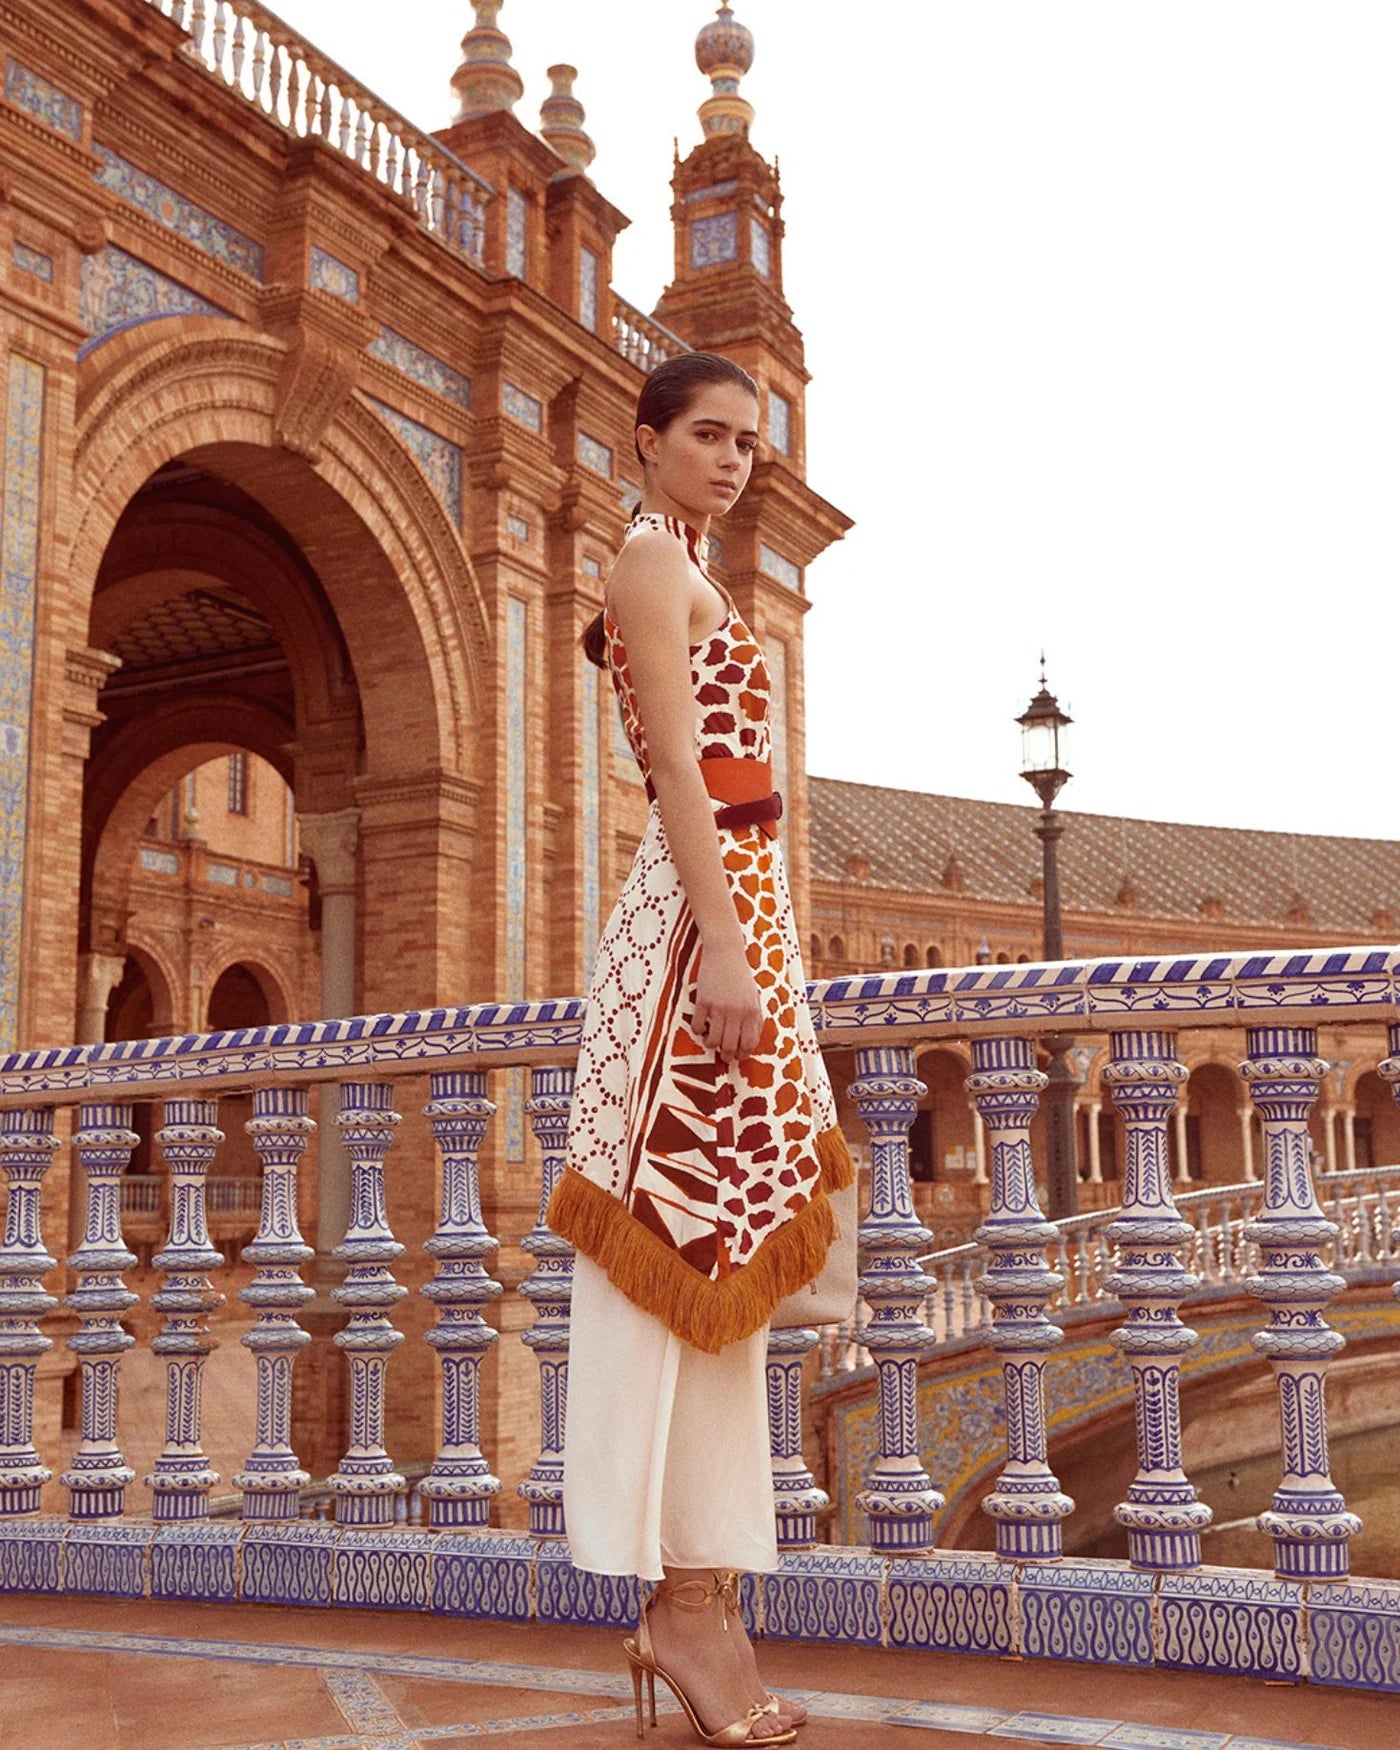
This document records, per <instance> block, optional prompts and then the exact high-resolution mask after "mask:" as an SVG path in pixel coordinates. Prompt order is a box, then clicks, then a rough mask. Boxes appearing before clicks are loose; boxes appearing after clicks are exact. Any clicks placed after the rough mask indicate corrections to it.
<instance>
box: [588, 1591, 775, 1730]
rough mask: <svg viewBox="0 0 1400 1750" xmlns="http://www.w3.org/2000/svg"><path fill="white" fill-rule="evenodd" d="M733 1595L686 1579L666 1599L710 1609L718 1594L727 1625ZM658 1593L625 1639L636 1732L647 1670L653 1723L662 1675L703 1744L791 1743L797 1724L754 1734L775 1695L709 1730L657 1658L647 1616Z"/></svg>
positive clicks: (682, 1606) (772, 1705) (683, 1606)
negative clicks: (694, 1594)
mask: <svg viewBox="0 0 1400 1750" xmlns="http://www.w3.org/2000/svg"><path fill="white" fill-rule="evenodd" d="M686 1591H697V1592H698V1593H699V1594H700V1596H699V1599H698V1600H693V1599H688V1598H683V1597H682V1596H681V1594H682V1593H683V1592H686ZM732 1595H733V1589H732V1587H726V1586H724V1585H720V1586H707V1585H706V1584H705V1582H704V1581H703V1580H683V1581H681V1582H680V1583H679V1584H676V1585H673V1586H671V1587H669V1588H668V1590H667V1593H666V1599H667V1602H668V1603H669V1604H673V1605H675V1606H676V1608H677V1609H678V1610H707V1609H708V1608H709V1606H710V1604H711V1602H712V1601H713V1600H714V1599H716V1598H718V1599H719V1600H720V1608H721V1609H722V1610H724V1611H725V1612H726V1615H725V1620H724V1626H725V1627H726V1628H728V1626H729V1618H728V1614H727V1612H728V1609H729V1601H730V1598H731V1596H732ZM658 1596H659V1594H658V1593H656V1592H653V1593H651V1594H650V1595H649V1597H648V1598H647V1600H646V1602H645V1604H643V1606H642V1614H641V1617H640V1619H639V1621H638V1623H637V1633H636V1636H635V1637H629V1638H628V1639H627V1640H625V1641H624V1642H623V1643H622V1650H623V1652H624V1653H626V1655H627V1662H628V1664H629V1665H630V1666H631V1669H632V1690H633V1694H634V1696H635V1698H636V1703H637V1736H638V1737H639V1738H640V1737H641V1736H642V1700H641V1696H642V1689H641V1683H642V1674H643V1673H645V1674H646V1679H647V1687H648V1691H649V1693H650V1697H651V1723H652V1725H653V1726H654V1725H655V1724H656V1679H657V1678H658V1677H659V1678H660V1679H661V1681H662V1682H663V1683H664V1684H665V1685H666V1687H667V1688H668V1689H669V1690H670V1691H671V1694H672V1695H674V1696H675V1698H676V1700H677V1701H678V1702H679V1703H680V1704H681V1710H682V1712H683V1713H684V1714H685V1717H686V1719H687V1720H689V1722H690V1727H691V1730H692V1731H693V1732H694V1733H695V1735H696V1737H697V1738H698V1739H699V1740H700V1742H701V1743H702V1744H713V1745H725V1746H728V1745H735V1746H737V1745H748V1744H755V1745H756V1744H791V1743H792V1742H793V1741H794V1739H795V1738H796V1737H797V1731H796V1728H795V1727H791V1726H790V1727H789V1728H788V1729H787V1730H786V1731H784V1732H774V1733H772V1734H771V1735H770V1736H768V1737H765V1738H755V1737H754V1736H753V1726H754V1723H755V1721H757V1720H760V1719H761V1718H762V1717H763V1715H764V1714H766V1713H772V1712H773V1711H774V1709H775V1707H776V1702H775V1699H774V1698H773V1697H772V1696H770V1697H769V1698H768V1701H767V1702H766V1703H764V1702H759V1703H756V1704H755V1705H754V1706H753V1707H751V1708H750V1709H749V1711H748V1712H747V1713H746V1714H745V1715H744V1717H743V1718H742V1719H739V1720H734V1721H732V1722H731V1723H730V1724H729V1725H727V1726H721V1727H720V1728H719V1729H718V1730H717V1731H714V1732H707V1731H706V1730H705V1728H704V1727H703V1726H702V1725H701V1724H700V1721H699V1719H698V1717H697V1716H696V1712H695V1709H694V1707H693V1706H692V1705H691V1700H690V1697H689V1696H688V1695H687V1694H686V1693H685V1691H684V1690H683V1689H682V1688H681V1686H680V1684H679V1683H678V1682H677V1681H676V1679H675V1678H674V1677H672V1675H671V1673H670V1672H669V1671H667V1670H666V1668H665V1667H664V1666H663V1665H659V1664H658V1663H657V1661H656V1651H655V1649H654V1647H653V1646H652V1642H651V1625H650V1624H649V1623H648V1621H647V1617H648V1615H649V1613H650V1611H651V1608H652V1606H653V1605H654V1604H655V1603H656V1600H657V1598H658Z"/></svg>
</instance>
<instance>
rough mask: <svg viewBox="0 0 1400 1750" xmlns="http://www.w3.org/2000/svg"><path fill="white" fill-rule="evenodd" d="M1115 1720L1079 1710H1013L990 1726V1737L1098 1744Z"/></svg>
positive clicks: (1046, 1742)
mask: <svg viewBox="0 0 1400 1750" xmlns="http://www.w3.org/2000/svg"><path fill="white" fill-rule="evenodd" d="M1117 1724H1118V1721H1117V1720H1094V1719H1088V1718H1086V1717H1085V1716H1083V1715H1081V1714H1034V1713H1020V1714H1012V1716H1011V1718H1010V1719H1009V1720H1006V1721H1004V1722H1003V1723H1002V1724H1001V1725H999V1726H993V1727H992V1729H991V1731H990V1732H988V1733H987V1736H988V1737H989V1738H1030V1739H1032V1740H1034V1742H1036V1743H1038V1744H1098V1743H1101V1742H1102V1740H1103V1735H1104V1733H1105V1732H1111V1731H1112V1730H1113V1728H1114V1727H1115V1726H1116V1725H1117Z"/></svg>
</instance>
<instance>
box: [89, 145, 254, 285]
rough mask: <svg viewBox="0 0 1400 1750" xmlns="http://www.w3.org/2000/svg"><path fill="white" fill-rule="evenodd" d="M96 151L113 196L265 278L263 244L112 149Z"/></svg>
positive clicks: (95, 148) (100, 175)
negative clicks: (197, 204)
mask: <svg viewBox="0 0 1400 1750" xmlns="http://www.w3.org/2000/svg"><path fill="white" fill-rule="evenodd" d="M92 150H93V154H94V156H95V157H96V158H97V161H98V164H99V165H100V166H101V168H100V169H99V170H98V172H97V181H98V182H99V183H101V185H102V187H103V188H109V189H111V191H112V193H113V194H115V195H118V196H120V198H121V199H122V200H124V201H128V202H130V204H131V205H132V206H134V207H137V208H139V209H140V211H141V212H143V213H145V215H146V216H147V218H149V219H154V220H155V222H156V224H158V225H163V226H164V227H165V229H166V230H167V231H173V232H174V233H175V234H176V236H177V237H183V238H184V239H185V241H186V242H187V243H193V244H194V246H195V248H196V249H202V250H203V251H204V253H205V254H206V255H212V256H215V257H216V258H217V259H218V260H219V261H223V262H227V264H228V265H229V266H230V267H233V268H237V270H238V271H239V273H246V274H247V275H249V277H250V278H252V279H255V280H261V279H262V277H263V248H262V244H261V243H256V242H254V240H253V239H252V238H251V237H245V236H244V234H243V233H242V232H241V231H239V230H237V229H236V228H235V227H234V226H233V225H230V224H228V223H226V221H225V220H223V219H219V218H216V217H215V216H214V214H213V213H210V212H207V211H206V210H205V209H204V208H203V207H199V206H196V205H195V203H194V202H193V201H191V200H187V199H186V198H185V196H184V195H182V194H178V193H177V192H176V191H175V190H174V189H173V188H171V187H169V185H168V184H166V183H164V182H161V181H159V180H158V179H157V178H156V177H154V176H151V175H148V173H147V172H146V171H144V170H138V169H137V167H136V166H135V165H134V164H129V163H128V162H127V161H126V159H125V158H121V157H119V156H118V155H117V154H116V153H115V152H113V151H112V150H111V149H110V148H109V147H107V146H102V145H97V144H94V146H93V148H92Z"/></svg>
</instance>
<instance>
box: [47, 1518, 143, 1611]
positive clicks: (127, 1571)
mask: <svg viewBox="0 0 1400 1750" xmlns="http://www.w3.org/2000/svg"><path fill="white" fill-rule="evenodd" d="M154 1539H155V1527H154V1526H149V1525H142V1526H137V1525H73V1526H70V1527H69V1529H68V1535H67V1537H66V1538H65V1539H64V1542H63V1590H64V1591H65V1592H86V1593H92V1594H94V1595H96V1596H98V1597H103V1598H140V1597H142V1596H144V1594H145V1591H146V1553H147V1551H148V1550H149V1549H150V1546H151V1544H152V1542H153V1541H154Z"/></svg>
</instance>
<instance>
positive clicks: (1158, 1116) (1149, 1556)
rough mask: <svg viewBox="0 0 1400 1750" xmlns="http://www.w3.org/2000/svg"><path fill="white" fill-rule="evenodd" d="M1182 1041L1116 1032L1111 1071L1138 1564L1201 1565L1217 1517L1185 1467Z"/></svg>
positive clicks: (1112, 1233)
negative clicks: (1118, 1122)
mask: <svg viewBox="0 0 1400 1750" xmlns="http://www.w3.org/2000/svg"><path fill="white" fill-rule="evenodd" d="M1175 1046H1176V1041H1175V1038H1174V1036H1173V1035H1172V1034H1170V1033H1160V1032H1146V1031H1144V1032H1138V1031H1129V1032H1115V1033H1113V1034H1111V1035H1110V1061H1109V1063H1108V1064H1107V1065H1106V1066H1105V1068H1104V1072H1103V1079H1104V1081H1105V1082H1106V1083H1107V1084H1108V1087H1109V1089H1110V1092H1111V1094H1112V1097H1113V1104H1114V1105H1115V1106H1116V1107H1117V1108H1118V1111H1119V1112H1120V1113H1121V1114H1122V1117H1123V1125H1124V1130H1125V1132H1126V1138H1127V1147H1126V1159H1125V1163H1124V1171H1123V1207H1122V1211H1121V1213H1120V1215H1119V1219H1118V1220H1117V1221H1115V1222H1112V1223H1110V1225H1109V1226H1108V1227H1107V1228H1106V1229H1105V1233H1106V1236H1107V1237H1108V1238H1109V1239H1110V1240H1112V1241H1113V1242H1114V1243H1115V1244H1116V1245H1118V1246H1119V1247H1120V1248H1121V1251H1122V1257H1121V1262H1120V1263H1119V1266H1118V1269H1117V1271H1116V1272H1115V1273H1114V1275H1112V1276H1110V1277H1109V1278H1108V1280H1107V1281H1106V1282H1105V1284H1104V1287H1105V1288H1106V1289H1107V1291H1108V1292H1109V1293H1110V1294H1113V1295H1116V1296H1117V1298H1118V1299H1119V1300H1121V1301H1122V1303H1123V1306H1124V1308H1125V1309H1126V1311H1127V1314H1128V1317H1127V1321H1126V1322H1125V1323H1124V1324H1122V1325H1120V1326H1119V1328H1118V1329H1117V1330H1116V1331H1115V1332H1114V1333H1113V1341H1114V1343H1115V1344H1116V1345H1117V1346H1118V1348H1119V1349H1120V1350H1121V1351H1122V1353H1123V1354H1124V1356H1125V1357H1126V1358H1127V1361H1128V1365H1129V1366H1130V1367H1131V1368H1132V1370H1133V1409H1134V1416H1135V1420H1136V1428H1137V1449H1138V1469H1137V1475H1136V1476H1135V1477H1134V1478H1133V1481H1132V1482H1131V1484H1130V1485H1129V1487H1128V1496H1127V1499H1126V1500H1125V1501H1123V1502H1121V1503H1120V1504H1119V1505H1118V1506H1117V1507H1116V1508H1115V1509H1114V1517H1115V1518H1116V1519H1117V1521H1118V1523H1119V1524H1120V1525H1124V1526H1126V1527H1127V1529H1128V1559H1129V1560H1130V1561H1131V1562H1132V1564H1133V1566H1134V1567H1137V1568H1161V1569H1166V1570H1171V1569H1177V1568H1195V1567H1199V1565H1200V1561H1201V1532H1202V1531H1203V1530H1204V1529H1205V1527H1206V1526H1208V1525H1209V1524H1210V1522H1211V1511H1210V1508H1209V1507H1207V1506H1206V1505H1205V1503H1204V1502H1203V1501H1200V1500H1198V1499H1197V1497H1196V1491H1195V1490H1194V1489H1193V1488H1192V1487H1191V1485H1190V1483H1189V1482H1188V1481H1187V1480H1186V1473H1185V1471H1184V1470H1183V1469H1182V1468H1181V1398H1180V1373H1181V1357H1182V1356H1183V1355H1184V1354H1185V1353H1186V1351H1187V1350H1188V1349H1190V1348H1191V1346H1192V1345H1193V1344H1194V1343H1195V1341H1196V1333H1195V1332H1194V1331H1193V1330H1191V1329H1189V1328H1188V1327H1187V1326H1186V1325H1184V1324H1183V1323H1182V1321H1181V1317H1180V1313H1179V1308H1180V1306H1181V1302H1182V1300H1183V1298H1184V1297H1185V1296H1186V1295H1187V1294H1189V1293H1190V1292H1191V1290H1192V1289H1193V1288H1194V1287H1195V1286H1196V1278H1195V1277H1194V1276H1191V1275H1188V1274H1187V1272H1186V1271H1185V1270H1184V1269H1183V1268H1182V1266H1181V1260H1180V1256H1179V1254H1180V1251H1181V1248H1182V1247H1183V1246H1185V1245H1187V1244H1189V1242H1190V1241H1191V1240H1192V1239H1193V1238H1194V1237H1195V1229H1194V1228H1193V1227H1192V1226H1191V1224H1190V1223H1189V1222H1187V1221H1183V1220H1182V1219H1181V1216H1180V1214H1179V1213H1178V1211H1177V1207H1176V1202H1175V1200H1174V1198H1173V1197H1172V1189H1171V1168H1170V1164H1169V1163H1170V1156H1169V1154H1168V1148H1167V1125H1168V1123H1169V1122H1170V1120H1171V1116H1172V1113H1173V1112H1174V1111H1175V1110H1176V1105H1177V1101H1178V1099H1179V1098H1180V1094H1181V1089H1182V1087H1183V1086H1184V1084H1185V1082H1186V1074H1187V1072H1186V1065H1185V1064H1184V1063H1179V1062H1178V1061H1177V1058H1176V1051H1175Z"/></svg>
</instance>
